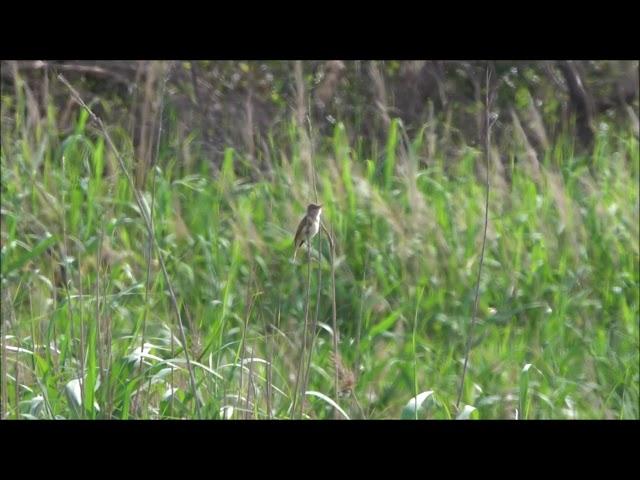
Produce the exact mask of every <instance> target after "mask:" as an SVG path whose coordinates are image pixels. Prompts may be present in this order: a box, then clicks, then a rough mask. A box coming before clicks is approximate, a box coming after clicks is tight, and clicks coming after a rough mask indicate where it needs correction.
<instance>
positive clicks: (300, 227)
mask: <svg viewBox="0 0 640 480" xmlns="http://www.w3.org/2000/svg"><path fill="white" fill-rule="evenodd" d="M306 224H307V217H304V218H303V219H302V220H301V221H300V225H298V230H297V231H296V236H295V238H294V239H293V245H294V247H296V248H298V247H299V246H300V245H302V243H303V242H304V237H303V235H302V231H303V230H304V227H305V225H306ZM300 240H302V242H300Z"/></svg>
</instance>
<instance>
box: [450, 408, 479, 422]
mask: <svg viewBox="0 0 640 480" xmlns="http://www.w3.org/2000/svg"><path fill="white" fill-rule="evenodd" d="M478 416H479V415H478V409H477V408H476V407H473V406H471V405H465V406H464V408H463V409H462V412H460V413H459V414H458V416H457V417H456V420H474V419H477V418H478Z"/></svg>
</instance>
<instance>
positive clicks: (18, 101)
mask: <svg viewBox="0 0 640 480" xmlns="http://www.w3.org/2000/svg"><path fill="white" fill-rule="evenodd" d="M18 97H19V98H15V99H9V98H3V117H2V126H3V128H2V152H1V162H2V183H1V186H2V290H3V297H2V308H3V331H2V334H3V338H4V342H3V354H4V355H5V360H6V369H3V372H2V375H3V377H4V381H5V382H6V390H5V391H4V392H3V397H4V396H5V395H6V398H7V404H6V405H4V406H3V413H4V414H5V416H6V417H7V418H87V419H91V418H118V419H127V418H196V417H197V408H196V402H195V400H194V398H193V390H192V388H191V386H190V382H189V376H188V372H187V370H186V363H185V354H184V351H183V350H182V344H181V341H180V334H179V330H178V326H177V324H176V315H175V312H174V310H173V308H172V304H171V299H170V297H169V295H168V293H167V291H168V290H167V289H168V285H167V284H166V282H165V279H164V277H163V275H162V272H161V270H160V267H159V265H158V260H157V254H156V253H155V252H154V251H153V250H152V258H151V259H150V262H148V261H147V258H148V238H147V232H146V229H145V225H144V223H143V221H142V218H141V215H140V212H139V211H138V207H137V205H136V203H135V201H134V196H133V192H132V190H131V187H130V185H129V184H128V183H127V181H126V178H125V177H124V175H123V174H122V172H121V171H120V170H119V167H118V164H117V162H116V159H115V157H114V155H113V152H112V151H110V149H109V147H108V145H107V144H106V143H105V139H104V138H102V136H101V134H100V133H99V132H98V131H96V130H95V129H94V128H93V127H90V126H89V123H88V118H87V116H86V115H85V114H84V113H82V114H79V115H78V119H77V122H76V125H75V128H74V130H73V131H72V132H66V133H62V132H59V131H58V129H57V127H56V124H55V122H56V116H57V114H58V112H56V111H55V109H54V108H53V107H51V108H50V109H49V112H48V117H47V119H45V120H43V121H41V122H39V123H36V124H33V122H30V121H28V119H27V113H26V111H27V110H26V109H27V107H26V106H25V100H24V98H21V96H20V95H19V96H18ZM8 112H14V113H12V114H11V115H10V114H9V113H8ZM106 120H107V119H105V121H106ZM110 128H111V127H110ZM286 128H287V129H288V132H287V135H286V136H285V137H284V138H287V140H280V142H281V143H280V144H278V143H276V142H275V141H274V140H273V139H271V141H270V143H271V150H272V152H271V156H272V162H273V164H274V171H273V172H271V174H270V176H268V177H267V176H264V177H261V176H260V175H259V174H258V173H257V171H255V169H253V170H250V169H251V166H250V163H249V162H248V160H246V159H245V158H244V156H243V154H242V152H234V151H233V150H231V149H229V150H227V152H226V154H225V155H224V161H223V164H222V169H221V173H220V174H219V175H217V176H215V177H214V176H212V175H211V174H210V173H209V171H210V170H209V166H208V163H207V162H208V160H206V159H204V158H202V159H200V160H201V161H199V162H194V165H196V167H194V170H193V171H187V170H185V167H184V165H183V163H182V162H181V161H180V155H181V153H180V151H181V149H183V148H185V149H186V148H190V147H189V145H175V144H173V143H172V141H173V140H175V138H174V137H173V136H172V132H171V131H170V129H169V131H168V132H165V133H166V139H165V140H164V141H163V143H162V145H161V149H160V159H159V162H158V167H157V168H156V169H155V170H154V171H153V172H149V175H148V182H147V185H145V187H144V191H143V195H144V198H145V199H146V201H147V203H148V205H149V206H151V205H152V203H153V221H154V227H155V236H156V239H157V242H158V245H159V247H160V250H161V252H162V255H163V258H164V260H165V262H166V265H167V269H168V272H169V276H170V278H171V282H172V284H173V287H174V290H175V292H176V296H177V300H178V307H179V309H180V312H181V317H182V320H183V322H184V324H185V330H186V336H187V343H188V349H189V350H188V351H189V358H190V359H191V363H192V368H193V371H194V374H195V379H196V387H197V392H198V396H199V397H200V401H201V405H200V415H201V417H203V418H279V419H285V418H291V416H292V415H293V413H292V412H291V411H290V408H291V402H292V397H293V390H294V385H295V376H296V373H297V368H298V361H299V354H300V346H301V342H302V328H303V324H304V312H305V298H306V282H307V266H306V258H307V256H306V253H304V254H302V255H300V254H299V255H298V261H297V264H293V263H292V262H291V261H290V259H291V256H292V253H293V251H292V237H293V233H294V232H295V227H296V225H297V222H298V221H299V219H300V218H301V216H302V215H303V213H304V208H305V206H306V203H308V202H309V201H313V200H315V197H314V188H313V185H312V184H311V183H310V182H309V181H308V180H309V179H308V178H307V168H306V165H305V164H304V161H303V160H302V159H301V158H300V148H299V146H298V138H299V136H298V132H297V130H296V129H295V127H293V126H288V127H286ZM349 133H351V134H353V133H354V132H349V128H348V127H345V126H343V125H341V124H338V126H337V127H336V129H335V134H334V136H333V138H332V139H331V141H330V142H329V143H328V144H327V146H326V147H324V148H319V149H318V151H317V152H315V155H314V159H313V161H314V165H315V169H316V172H317V189H318V195H319V197H320V198H319V201H320V202H321V203H323V204H324V205H325V208H324V210H323V218H324V222H325V224H326V225H327V227H329V226H331V227H332V228H333V231H334V235H335V239H336V246H337V251H336V259H335V277H336V305H337V320H338V327H339V331H340V339H341V342H340V354H341V357H342V360H343V362H344V364H345V365H346V366H347V367H348V368H351V369H353V368H355V365H356V364H358V365H359V366H360V368H359V371H358V372H355V373H356V375H355V376H356V382H355V386H354V388H353V392H352V394H350V395H348V394H347V395H341V396H339V397H337V398H336V396H335V393H334V385H333V362H332V360H331V352H332V349H333V346H332V336H331V335H332V307H331V305H332V289H331V265H330V260H329V259H330V250H329V244H328V242H327V241H326V238H320V236H318V240H316V241H315V242H314V245H313V249H314V250H313V251H312V255H313V257H314V259H315V260H314V262H313V263H312V275H311V294H310V302H311V304H310V309H309V311H310V317H314V318H316V319H317V325H318V328H317V331H316V339H315V345H314V348H313V355H312V363H311V367H310V372H309V381H308V386H307V391H308V392H310V393H309V394H308V395H307V396H306V403H305V405H304V417H305V418H307V417H308V418H333V416H334V411H333V406H332V404H333V403H334V402H335V403H337V404H338V405H339V407H340V408H341V409H342V410H343V412H344V415H343V414H338V417H340V416H348V417H349V418H362V417H364V418H408V419H413V418H433V419H453V418H481V419H494V418H515V417H516V415H517V416H518V418H521V419H539V418H615V419H619V418H624V419H628V418H638V417H639V412H638V383H639V373H638V360H639V358H638V357H639V353H638V351H639V324H638V312H639V303H640V299H639V263H638V262H639V250H638V240H639V232H638V222H639V210H638V202H639V197H638V181H639V173H638V172H639V164H640V160H639V154H638V141H637V139H636V138H635V137H634V136H633V135H632V134H631V133H629V132H624V131H617V130H615V129H613V128H610V129H608V130H606V131H602V132H601V133H600V135H599V137H598V143H597V145H596V148H595V150H594V153H593V155H592V156H590V157H580V156H576V155H575V154H574V153H573V148H572V141H571V139H570V138H565V137H563V138H560V140H559V141H558V142H557V145H555V146H554V147H553V148H551V149H550V151H549V152H548V155H546V157H545V159H544V161H543V163H542V166H541V172H540V174H539V175H532V174H531V173H530V169H529V168H528V167H527V165H526V161H525V156H524V155H523V154H522V152H520V151H518V150H517V149H515V147H510V148H512V149H515V150H513V151H511V150H510V151H503V150H502V146H498V147H499V148H501V155H502V156H503V158H506V159H509V160H508V161H507V165H506V166H505V168H506V169H507V170H508V171H509V179H507V178H506V176H505V175H502V174H500V173H499V172H497V171H496V169H495V168H494V169H493V170H492V177H491V183H492V188H491V197H490V212H489V226H488V237H487V248H486V252H485V263H484V269H483V274H482V278H481V283H480V301H479V318H478V323H477V325H476V328H475V334H474V339H473V342H472V351H471V357H470V362H469V370H468V373H467V379H466V382H465V390H464V393H463V400H462V405H461V408H460V411H456V409H455V407H454V404H455V400H456V396H457V389H458V385H459V381H460V375H461V371H462V362H463V355H464V347H465V340H466V337H465V332H466V331H467V328H468V326H469V320H470V316H471V311H472V307H473V296H474V289H475V276H476V275H477V268H478V261H479V254H480V246H481V241H482V230H483V216H484V185H483V184H482V183H481V182H479V181H478V180H477V178H482V175H479V176H477V175H476V171H477V168H479V167H478V164H479V163H482V162H483V158H482V155H481V154H480V153H479V152H477V151H475V150H473V149H471V148H469V147H462V148H459V149H458V153H456V154H455V155H454V156H451V155H450V154H447V156H446V157H445V155H444V153H442V152H443V151H444V150H443V149H439V150H437V151H436V155H435V158H432V159H430V161H429V166H428V167H427V166H426V165H425V163H424V162H417V159H418V157H419V156H420V155H422V150H423V142H422V138H421V137H422V133H420V134H419V135H417V137H416V138H414V139H411V144H412V145H413V147H412V152H414V153H415V155H411V156H409V158H407V157H406V156H405V155H403V154H402V148H401V145H402V141H401V140H400V138H401V134H402V126H401V124H399V123H398V122H396V121H394V122H393V123H392V125H391V128H390V133H389V136H388V143H387V145H384V146H382V148H378V147H375V148H374V147H373V146H372V148H371V151H372V152H378V151H379V152H383V154H382V155H381V156H377V155H374V156H373V158H372V157H367V156H365V155H366V154H365V153H363V152H364V149H361V148H358V149H356V148H355V146H354V145H351V144H350V143H349V140H348V138H349V136H348V134H349ZM112 135H113V136H114V138H115V139H116V142H117V143H118V145H119V148H120V149H121V152H122V153H123V155H124V156H125V160H126V161H127V162H128V164H129V168H131V169H132V165H133V163H134V160H133V159H132V156H131V154H130V152H131V150H132V149H131V147H130V144H131V140H130V139H129V138H128V137H127V135H126V133H124V132H121V131H118V130H117V129H114V130H113V131H112ZM192 155H194V156H196V157H197V155H198V152H197V150H193V151H192ZM590 167H591V170H590ZM249 172H251V175H252V176H251V178H253V180H249V179H248V178H249V177H248V176H247V175H246V173H249ZM411 172H414V173H411ZM154 174H155V177H154ZM152 192H153V193H152ZM300 253H302V252H300ZM63 264H64V265H66V269H65V270H66V281H67V283H66V284H65V281H64V277H62V276H61V273H60V266H61V265H63ZM147 268H149V269H150V270H149V271H150V275H149V278H148V279H147ZM318 269H319V270H320V272H319V273H318ZM65 285H66V286H65ZM67 286H68V288H67ZM318 291H319V295H318ZM317 299H319V303H318V302H317ZM316 315H317V316H316ZM311 320H313V319H310V323H311ZM143 343H144V345H145V347H144V348H141V346H142V344H143ZM307 351H308V350H307ZM516 412H517V413H516Z"/></svg>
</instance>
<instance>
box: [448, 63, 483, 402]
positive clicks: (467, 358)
mask: <svg viewBox="0 0 640 480" xmlns="http://www.w3.org/2000/svg"><path fill="white" fill-rule="evenodd" d="M490 81H491V71H490V69H489V67H487V76H486V82H487V84H486V91H485V104H484V114H485V138H484V155H485V159H486V161H487V178H486V196H485V204H484V233H483V236H482V251H481V252H480V265H479V266H478V278H477V279H476V296H475V300H474V302H473V316H472V317H471V325H470V326H469V333H468V334H467V345H466V349H465V354H464V367H463V368H462V378H461V379H460V389H459V390H458V400H457V401H456V409H458V408H459V406H460V399H461V398H462V391H463V389H464V377H465V375H466V373H467V363H468V361H469V353H470V350H471V338H472V336H473V335H472V334H473V327H474V325H475V323H476V315H477V313H478V298H479V294H480V275H481V274H482V264H483V263H484V247H485V244H486V241H487V223H488V220H489V167H490V161H489V147H490V141H491V136H490V135H491V125H490V123H489V121H490V118H489V84H490Z"/></svg>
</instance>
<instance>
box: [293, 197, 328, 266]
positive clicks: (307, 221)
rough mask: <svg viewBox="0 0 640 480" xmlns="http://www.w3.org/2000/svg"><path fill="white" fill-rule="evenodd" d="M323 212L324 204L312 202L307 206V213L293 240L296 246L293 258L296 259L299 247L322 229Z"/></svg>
mask: <svg viewBox="0 0 640 480" xmlns="http://www.w3.org/2000/svg"><path fill="white" fill-rule="evenodd" d="M321 213H322V205H316V204H315V203H310V204H309V205H308V206H307V214H306V215H305V216H304V218H303V219H302V220H300V224H299V225H298V230H296V236H295V238H294V240H293V244H294V248H295V250H294V251H293V259H294V260H295V259H296V254H297V253H298V248H300V247H301V246H302V245H303V244H304V242H305V241H307V242H308V241H310V240H311V239H312V238H313V237H315V236H316V234H317V233H318V231H319V230H320V214H321Z"/></svg>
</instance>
